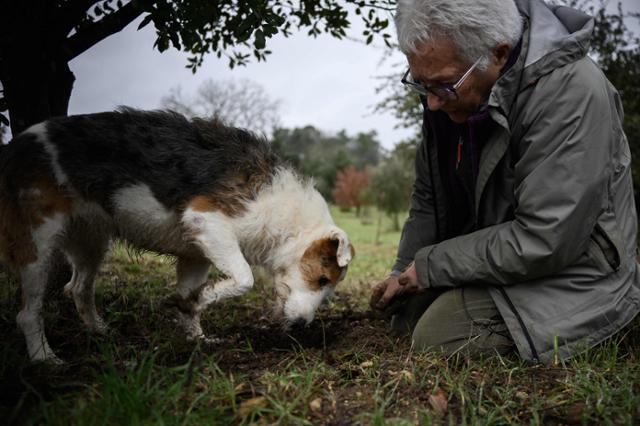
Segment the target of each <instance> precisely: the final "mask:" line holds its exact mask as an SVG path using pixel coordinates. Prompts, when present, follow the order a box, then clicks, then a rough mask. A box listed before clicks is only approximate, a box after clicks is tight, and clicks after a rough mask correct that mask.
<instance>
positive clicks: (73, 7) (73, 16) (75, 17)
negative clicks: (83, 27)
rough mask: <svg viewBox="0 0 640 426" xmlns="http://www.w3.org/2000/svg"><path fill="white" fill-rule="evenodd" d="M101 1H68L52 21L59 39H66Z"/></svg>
mask: <svg viewBox="0 0 640 426" xmlns="http://www.w3.org/2000/svg"><path fill="white" fill-rule="evenodd" d="M98 1H100V0H68V1H67V2H66V3H64V4H63V5H62V6H60V7H59V8H58V10H57V11H56V13H55V14H54V16H53V18H52V19H51V20H50V22H51V23H53V24H54V25H52V26H51V27H52V28H56V30H57V32H58V34H56V36H57V37H59V38H66V37H67V35H68V34H69V32H71V30H72V29H73V27H75V26H76V25H77V24H78V23H79V22H80V21H81V20H82V18H84V17H85V15H86V14H87V12H88V11H89V9H90V8H91V7H92V6H93V5H94V4H96V3H98Z"/></svg>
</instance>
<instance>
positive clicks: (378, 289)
mask: <svg viewBox="0 0 640 426" xmlns="http://www.w3.org/2000/svg"><path fill="white" fill-rule="evenodd" d="M385 288H386V283H385V282H384V281H383V282H381V283H378V284H376V286H375V287H374V288H373V292H372V293H371V300H370V301H369V304H370V305H371V307H373V308H375V307H376V304H377V303H378V301H379V300H380V297H382V295H383V294H384V290H385Z"/></svg>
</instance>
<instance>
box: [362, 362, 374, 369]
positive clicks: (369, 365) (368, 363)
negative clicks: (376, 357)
mask: <svg viewBox="0 0 640 426" xmlns="http://www.w3.org/2000/svg"><path fill="white" fill-rule="evenodd" d="M369 367H373V362H372V361H365V362H363V363H362V364H360V368H369Z"/></svg>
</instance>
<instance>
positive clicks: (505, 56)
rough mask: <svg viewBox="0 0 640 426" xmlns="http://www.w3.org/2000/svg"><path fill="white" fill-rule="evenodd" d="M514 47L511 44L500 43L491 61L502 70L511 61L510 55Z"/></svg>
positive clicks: (494, 50)
mask: <svg viewBox="0 0 640 426" xmlns="http://www.w3.org/2000/svg"><path fill="white" fill-rule="evenodd" d="M511 49H512V46H511V45H510V44H509V43H500V44H499V45H497V46H496V48H495V49H493V56H492V57H491V61H492V62H493V63H494V64H495V65H497V66H499V67H500V68H502V67H503V66H504V64H506V63H507V61H508V60H509V55H510V54H511Z"/></svg>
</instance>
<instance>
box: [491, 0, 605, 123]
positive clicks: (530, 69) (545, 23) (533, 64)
mask: <svg viewBox="0 0 640 426" xmlns="http://www.w3.org/2000/svg"><path fill="white" fill-rule="evenodd" d="M516 5H517V7H518V10H519V11H520V14H521V15H522V16H523V19H524V21H525V22H524V32H523V35H522V42H521V43H522V48H521V51H520V56H519V57H518V59H517V61H516V63H515V64H514V66H512V67H511V69H509V71H507V72H506V73H505V74H504V75H503V76H502V77H500V79H498V81H497V82H496V84H495V85H494V87H493V89H492V91H491V95H490V97H489V102H488V104H489V106H492V107H496V108H498V109H500V110H502V113H503V114H504V115H506V116H508V115H509V112H510V110H511V107H512V105H513V101H514V99H515V97H516V95H517V94H518V93H519V92H521V91H523V90H525V89H526V88H527V87H529V86H531V85H533V84H535V82H536V81H537V80H538V79H539V78H540V77H542V76H544V75H545V74H548V73H550V72H551V71H553V70H555V69H557V68H560V67H562V66H564V65H567V64H569V63H572V62H575V61H577V60H579V59H581V58H583V57H584V56H586V54H587V52H588V51H589V48H590V45H591V43H590V41H591V35H592V33H593V27H594V20H593V18H592V17H590V16H589V15H587V14H585V13H583V12H581V11H579V10H576V9H573V8H570V7H566V6H551V5H547V4H546V3H545V2H543V1H542V0H516ZM491 115H492V117H493V119H494V120H495V121H496V122H498V123H500V124H501V125H503V126H504V127H506V128H508V127H509V126H508V124H507V120H506V118H505V117H504V116H500V115H501V114H495V112H494V113H492V114H491Z"/></svg>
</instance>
